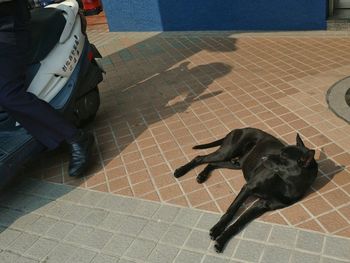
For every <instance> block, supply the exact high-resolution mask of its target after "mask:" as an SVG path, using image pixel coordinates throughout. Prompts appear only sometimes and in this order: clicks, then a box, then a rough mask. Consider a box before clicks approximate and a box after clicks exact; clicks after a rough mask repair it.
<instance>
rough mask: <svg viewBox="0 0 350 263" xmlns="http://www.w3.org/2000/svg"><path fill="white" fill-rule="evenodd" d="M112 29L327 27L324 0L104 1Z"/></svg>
mask: <svg viewBox="0 0 350 263" xmlns="http://www.w3.org/2000/svg"><path fill="white" fill-rule="evenodd" d="M103 5H104V9H105V12H106V15H107V19H108V24H109V27H110V30H111V31H174V30H175V31H180V30H181V31H182V30H185V31H186V30H308V29H311V30H312V29H325V28H326V13H327V12H326V10H327V0H103Z"/></svg>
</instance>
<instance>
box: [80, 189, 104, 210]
mask: <svg viewBox="0 0 350 263" xmlns="http://www.w3.org/2000/svg"><path fill="white" fill-rule="evenodd" d="M106 195H107V194H106V193H101V192H94V191H87V192H86V194H85V195H84V196H82V198H81V199H80V200H79V204H82V205H87V206H93V207H94V206H96V205H97V204H98V203H99V202H101V200H102V199H103V198H104V197H105V196H106Z"/></svg>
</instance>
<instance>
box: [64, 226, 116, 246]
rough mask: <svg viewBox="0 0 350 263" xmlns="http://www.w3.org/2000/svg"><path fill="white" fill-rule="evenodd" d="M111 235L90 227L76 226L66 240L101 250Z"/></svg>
mask: <svg viewBox="0 0 350 263" xmlns="http://www.w3.org/2000/svg"><path fill="white" fill-rule="evenodd" d="M112 235H113V234H112V233H110V232H108V231H104V230H100V229H96V228H92V227H85V226H76V227H75V228H74V229H73V230H72V232H71V233H69V235H68V236H67V238H66V240H68V241H70V242H73V243H76V244H82V245H84V246H88V247H91V248H94V249H102V248H103V247H104V246H105V245H106V244H107V242H108V241H109V240H110V239H111V238H112Z"/></svg>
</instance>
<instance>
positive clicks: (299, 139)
mask: <svg viewBox="0 0 350 263" xmlns="http://www.w3.org/2000/svg"><path fill="white" fill-rule="evenodd" d="M296 141H297V146H299V147H305V145H304V143H303V141H302V140H301V138H300V135H299V133H297V138H296Z"/></svg>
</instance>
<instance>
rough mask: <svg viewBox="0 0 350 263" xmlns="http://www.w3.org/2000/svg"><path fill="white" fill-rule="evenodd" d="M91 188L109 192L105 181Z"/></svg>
mask: <svg viewBox="0 0 350 263" xmlns="http://www.w3.org/2000/svg"><path fill="white" fill-rule="evenodd" d="M91 189H92V190H96V191H100V192H109V190H108V185H107V184H106V183H103V184H100V185H97V186H94V187H92V188H91Z"/></svg>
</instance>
